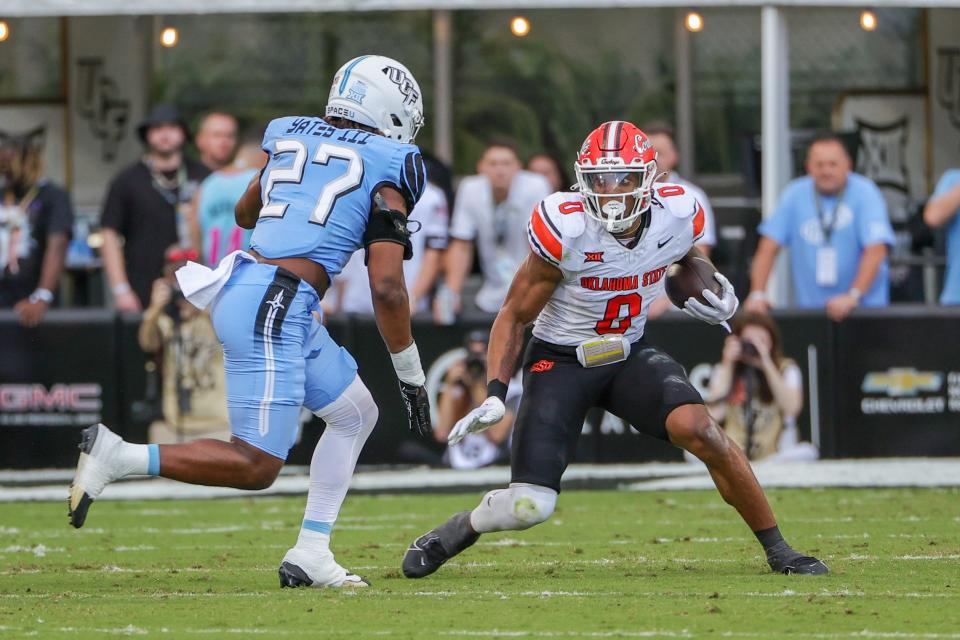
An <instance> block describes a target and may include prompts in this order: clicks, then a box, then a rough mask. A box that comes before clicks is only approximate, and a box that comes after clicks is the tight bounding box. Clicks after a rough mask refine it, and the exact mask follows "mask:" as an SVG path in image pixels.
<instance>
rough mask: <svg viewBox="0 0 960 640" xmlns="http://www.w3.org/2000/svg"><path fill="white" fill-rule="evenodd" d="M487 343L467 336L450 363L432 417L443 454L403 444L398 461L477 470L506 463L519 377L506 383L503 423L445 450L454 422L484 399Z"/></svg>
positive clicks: (484, 335)
mask: <svg viewBox="0 0 960 640" xmlns="http://www.w3.org/2000/svg"><path fill="white" fill-rule="evenodd" d="M489 340H490V333H489V332H488V331H483V330H476V331H471V332H470V333H469V334H468V335H467V337H466V339H465V341H464V349H462V352H463V356H462V357H461V358H459V359H458V360H456V361H454V362H453V363H452V364H451V365H450V367H449V368H448V369H447V371H446V373H445V374H444V377H443V384H442V386H441V388H440V389H439V390H438V392H437V401H436V403H435V404H434V412H433V415H434V420H433V436H434V438H435V439H436V441H437V442H438V443H440V444H442V445H444V446H445V447H446V448H445V450H444V452H443V454H442V455H441V454H438V453H436V451H435V450H432V449H429V448H428V447H426V446H424V445H423V444H421V443H420V442H417V441H414V440H407V441H405V442H403V443H402V444H401V445H400V448H399V449H398V450H397V455H398V457H399V458H400V459H401V460H404V461H406V462H414V463H420V464H428V465H430V466H433V467H452V468H454V469H476V468H478V467H485V466H487V465H491V464H496V463H499V462H506V461H507V460H508V459H509V444H510V432H511V431H512V429H513V422H514V418H515V417H516V411H517V407H518V406H519V404H520V393H521V389H522V383H521V382H520V374H517V376H516V377H515V379H514V380H512V381H511V383H510V391H509V392H508V393H507V401H506V406H507V412H506V414H505V415H504V418H503V420H502V421H501V422H498V423H497V424H496V425H495V426H493V427H491V428H490V429H488V430H486V431H484V432H483V433H471V434H469V435H467V436H466V437H465V438H464V439H463V440H461V441H460V442H459V443H457V444H455V445H454V446H452V447H451V446H446V445H447V436H448V435H449V434H450V431H451V429H453V426H454V425H455V424H456V422H457V420H459V419H460V418H462V417H463V416H465V415H467V413H468V412H470V411H471V410H473V409H475V408H476V407H478V406H479V405H480V403H482V402H483V401H484V400H486V398H487V343H488V342H489Z"/></svg>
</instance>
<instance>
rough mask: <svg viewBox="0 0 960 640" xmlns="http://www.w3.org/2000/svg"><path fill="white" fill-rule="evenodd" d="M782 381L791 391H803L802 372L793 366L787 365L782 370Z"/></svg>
mask: <svg viewBox="0 0 960 640" xmlns="http://www.w3.org/2000/svg"><path fill="white" fill-rule="evenodd" d="M783 381H784V382H785V383H786V384H787V386H788V387H790V388H791V389H799V390H800V391H803V372H802V371H800V367H798V366H797V365H795V364H792V363H791V364H789V365H787V366H786V367H784V369H783Z"/></svg>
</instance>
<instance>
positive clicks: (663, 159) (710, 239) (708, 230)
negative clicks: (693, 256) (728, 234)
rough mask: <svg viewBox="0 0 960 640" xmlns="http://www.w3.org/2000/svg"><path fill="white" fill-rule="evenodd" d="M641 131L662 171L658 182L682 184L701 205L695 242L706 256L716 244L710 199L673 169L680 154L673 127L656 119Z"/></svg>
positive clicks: (659, 169)
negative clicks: (700, 227)
mask: <svg viewBox="0 0 960 640" xmlns="http://www.w3.org/2000/svg"><path fill="white" fill-rule="evenodd" d="M643 132H644V133H645V134H647V138H648V139H649V140H650V144H652V145H653V148H654V149H655V150H656V152H657V171H660V172H662V173H661V176H660V177H659V179H658V182H673V183H675V184H679V185H682V186H683V187H684V188H685V189H687V190H688V191H690V193H692V194H693V195H694V196H695V197H696V199H697V202H699V203H700V206H702V207H703V213H704V225H703V237H702V238H701V239H700V242H698V243H697V248H698V249H700V251H702V252H703V253H704V254H706V255H707V256H709V255H710V252H711V251H712V250H713V248H714V247H715V246H716V244H717V225H716V220H715V219H714V216H713V207H711V206H710V199H709V198H707V194H706V193H704V192H703V189H701V188H700V187H698V186H697V185H695V184H693V183H692V182H689V181H688V180H685V179H684V178H683V177H682V176H680V174H678V173H677V172H676V171H674V169H675V168H676V166H677V162H679V160H680V154H679V153H678V152H677V145H676V140H675V138H674V132H673V127H671V126H670V125H669V124H668V123H666V122H664V121H662V120H657V121H654V122H648V123H647V125H646V126H645V127H643Z"/></svg>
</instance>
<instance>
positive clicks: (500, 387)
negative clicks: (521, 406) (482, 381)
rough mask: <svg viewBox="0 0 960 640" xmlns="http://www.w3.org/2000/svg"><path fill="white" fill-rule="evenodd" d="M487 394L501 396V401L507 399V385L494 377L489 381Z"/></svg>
mask: <svg viewBox="0 0 960 640" xmlns="http://www.w3.org/2000/svg"><path fill="white" fill-rule="evenodd" d="M487 396H489V397H491V398H493V397H496V398H500V402H506V401H507V385H506V384H505V383H503V382H501V381H500V380H497V379H496V378H494V379H493V380H491V381H490V382H488V383H487Z"/></svg>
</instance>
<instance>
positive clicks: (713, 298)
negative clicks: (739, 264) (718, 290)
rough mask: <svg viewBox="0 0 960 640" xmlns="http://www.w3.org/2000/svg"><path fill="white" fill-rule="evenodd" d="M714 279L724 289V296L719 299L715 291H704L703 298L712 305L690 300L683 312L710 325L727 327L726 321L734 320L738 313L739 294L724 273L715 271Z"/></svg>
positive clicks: (693, 299) (684, 306) (694, 299)
mask: <svg viewBox="0 0 960 640" xmlns="http://www.w3.org/2000/svg"><path fill="white" fill-rule="evenodd" d="M713 278H714V279H715V280H716V281H717V282H719V283H720V286H722V287H723V295H722V296H720V297H717V295H716V294H715V293H714V292H713V291H710V290H709V289H704V290H703V297H704V298H705V299H706V301H707V302H709V303H710V304H709V305H705V304H703V303H702V302H700V301H699V300H697V299H696V298H688V299H687V301H686V303H684V305H683V311H684V313H686V314H687V315H688V316H691V317H693V318H696V319H697V320H703V321H704V322H706V323H708V324H722V325H726V321H727V320H729V319H730V318H732V317H733V314H735V313H736V312H737V307H738V306H740V301H739V300H737V294H736V293H735V292H734V290H733V285H732V284H730V281H729V280H727V279H726V278H725V277H724V275H723V274H722V273H720V272H719V271H715V272H714V273H713Z"/></svg>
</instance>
